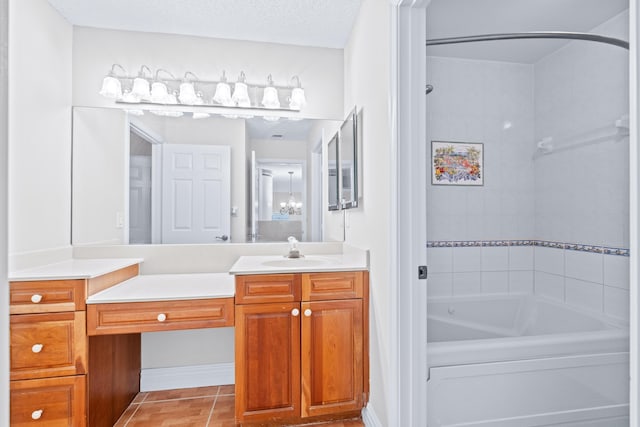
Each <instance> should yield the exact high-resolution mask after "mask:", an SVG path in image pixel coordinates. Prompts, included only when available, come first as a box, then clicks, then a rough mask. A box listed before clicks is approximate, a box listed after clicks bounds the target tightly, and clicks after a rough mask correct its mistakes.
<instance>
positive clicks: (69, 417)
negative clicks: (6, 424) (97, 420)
mask: <svg viewBox="0 0 640 427" xmlns="http://www.w3.org/2000/svg"><path fill="white" fill-rule="evenodd" d="M85 387H86V380H85V376H84V375H77V376H70V377H55V378H44V379H37V380H23V381H11V398H10V402H11V409H10V410H11V421H10V423H11V426H12V427H26V426H42V427H54V426H68V427H84V426H85V425H86V418H85V405H86V396H85V390H86V388H85Z"/></svg>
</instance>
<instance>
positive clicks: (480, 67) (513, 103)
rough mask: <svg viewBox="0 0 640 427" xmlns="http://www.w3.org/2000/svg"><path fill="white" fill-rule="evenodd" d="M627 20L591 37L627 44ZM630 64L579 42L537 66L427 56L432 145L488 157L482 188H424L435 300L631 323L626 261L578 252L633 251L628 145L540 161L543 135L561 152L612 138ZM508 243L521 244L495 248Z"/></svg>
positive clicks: (610, 144)
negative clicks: (579, 313) (467, 297)
mask: <svg viewBox="0 0 640 427" xmlns="http://www.w3.org/2000/svg"><path fill="white" fill-rule="evenodd" d="M627 19H628V15H627V14H626V13H624V14H621V15H620V16H617V17H615V18H613V19H612V20H610V21H609V22H606V23H605V24H603V25H601V26H600V27H598V28H596V29H595V30H594V32H597V33H600V34H606V35H611V36H615V37H620V38H624V39H627V34H626V26H627ZM627 66H628V62H627V61H626V51H624V50H622V49H620V48H616V47H613V46H608V45H599V44H597V43H589V42H582V41H580V42H571V43H568V44H567V45H566V46H565V47H563V48H561V49H560V50H558V51H556V52H554V53H553V54H551V55H549V56H547V57H545V58H543V59H541V60H540V61H538V62H537V63H536V64H533V65H531V64H512V63H501V62H492V61H479V60H468V59H457V58H442V57H428V58H427V73H428V78H427V82H428V83H429V84H432V85H433V86H434V91H433V92H432V93H431V94H429V95H428V97H427V111H428V122H427V132H428V143H430V141H432V140H437V141H462V142H482V143H484V156H485V157H484V168H485V177H484V179H485V183H484V186H483V187H463V186H438V185H429V186H428V189H427V206H428V211H427V215H428V220H427V233H428V235H427V237H428V240H429V242H447V243H446V244H444V245H441V246H440V247H429V248H428V252H427V254H428V265H429V282H428V292H429V295H430V296H436V295H457V294H470V293H495V292H511V293H522V292H525V293H531V292H535V293H537V294H541V295H544V296H546V297H549V298H553V299H557V300H560V301H564V302H566V303H567V304H572V305H576V306H580V307H584V308H588V309H591V310H596V311H604V312H606V313H607V314H610V315H613V316H616V317H620V318H623V319H627V318H628V301H629V283H628V282H629V279H628V268H629V267H628V265H629V257H628V256H621V255H614V254H610V252H607V251H600V252H599V253H594V252H590V251H582V250H575V249H574V248H575V244H583V245H597V246H599V247H615V248H628V247H629V246H628V245H629V241H628V234H629V224H628V184H629V182H628V181H629V180H628V174H629V172H628V160H627V159H628V138H627V139H624V138H622V139H618V140H615V139H612V140H607V141H603V142H601V143H598V144H593V145H587V146H582V147H579V148H574V149H569V150H565V151H558V152H555V153H553V154H550V155H547V156H540V157H537V158H535V159H534V153H535V150H536V143H537V141H539V140H540V139H542V138H544V137H548V136H551V137H553V138H554V141H555V143H556V147H558V146H559V145H560V144H562V143H571V142H574V141H576V140H579V139H580V138H585V139H587V138H589V137H590V136H591V135H592V132H593V131H594V130H602V129H603V128H604V127H605V126H609V127H610V129H611V131H613V130H614V129H615V128H614V127H613V123H614V122H615V120H617V119H619V118H621V117H623V116H624V115H625V114H627V105H628V90H627V82H628V79H627ZM600 134H602V132H600V133H598V135H600ZM575 137H577V139H574V138H575ZM427 164H429V160H428V161H427ZM519 239H539V241H541V242H542V241H553V242H566V244H567V247H571V248H572V249H565V244H559V245H558V244H554V245H552V246H555V247H548V246H536V245H535V244H532V245H527V244H522V241H521V240H519ZM456 241H457V242H461V241H462V242H465V243H464V244H461V245H458V246H456V247H452V246H455V245H448V244H449V243H450V242H456ZM505 241H517V242H518V243H517V244H515V245H510V244H507V245H505V246H495V243H496V242H505ZM481 242H484V246H483V244H482V243H481ZM532 242H536V241H532ZM498 244H500V245H502V243H498ZM432 246H433V245H432ZM435 246H438V245H435Z"/></svg>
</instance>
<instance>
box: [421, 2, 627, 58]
mask: <svg viewBox="0 0 640 427" xmlns="http://www.w3.org/2000/svg"><path fill="white" fill-rule="evenodd" d="M628 7H629V0H432V1H431V3H430V4H429V7H428V8H427V38H428V39H435V38H441V37H454V36H468V35H478V34H492V33H509V32H523V31H577V32H590V31H591V30H592V29H593V28H595V27H596V26H598V25H600V24H602V23H603V22H605V21H607V20H609V19H611V18H612V17H614V16H616V15H618V14H619V13H621V12H623V11H624V10H626V9H628ZM621 36H622V35H616V37H621ZM622 38H624V39H625V40H627V39H628V37H627V36H626V35H624V37H622ZM566 43H567V42H566V41H558V40H552V41H548V40H546V41H541V40H533V41H532V40H516V41H493V42H478V43H465V44H458V45H445V46H430V47H428V48H427V55H433V56H453V57H462V58H470V59H488V60H495V61H509V62H521V63H534V62H536V61H538V60H539V59H540V58H542V57H544V56H545V55H548V54H549V53H551V52H553V51H554V50H557V49H559V48H560V47H562V46H563V45H564V44H566ZM612 49H617V48H614V47H612Z"/></svg>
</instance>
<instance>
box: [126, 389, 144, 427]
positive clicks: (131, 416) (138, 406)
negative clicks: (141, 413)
mask: <svg viewBox="0 0 640 427" xmlns="http://www.w3.org/2000/svg"><path fill="white" fill-rule="evenodd" d="M145 397H146V396H145ZM142 401H143V402H144V398H142ZM140 406H142V402H140V404H138V405H137V407H136V409H135V410H134V411H133V413H132V414H131V415H129V418H127V420H126V421H125V422H124V426H123V427H127V426H128V425H129V421H131V420H132V419H133V417H134V416H135V415H136V412H138V409H140Z"/></svg>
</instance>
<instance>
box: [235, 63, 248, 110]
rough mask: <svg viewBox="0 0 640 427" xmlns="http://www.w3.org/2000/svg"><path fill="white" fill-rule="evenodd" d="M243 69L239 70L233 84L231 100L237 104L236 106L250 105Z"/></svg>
mask: <svg viewBox="0 0 640 427" xmlns="http://www.w3.org/2000/svg"><path fill="white" fill-rule="evenodd" d="M245 79H246V77H245V75H244V71H241V72H240V77H238V81H237V82H236V84H235V85H234V86H233V96H232V97H231V100H232V101H233V102H235V103H236V105H238V107H243V108H249V107H251V99H250V98H249V87H248V86H247V84H246V83H245Z"/></svg>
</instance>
